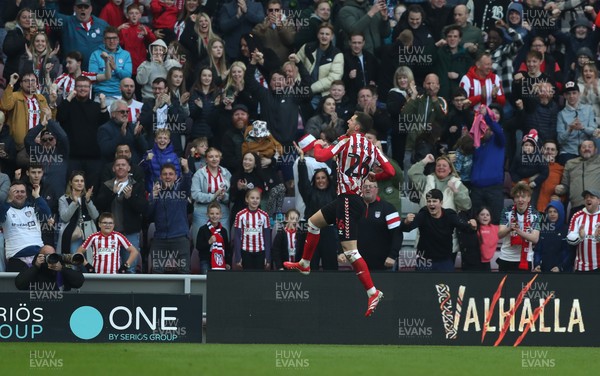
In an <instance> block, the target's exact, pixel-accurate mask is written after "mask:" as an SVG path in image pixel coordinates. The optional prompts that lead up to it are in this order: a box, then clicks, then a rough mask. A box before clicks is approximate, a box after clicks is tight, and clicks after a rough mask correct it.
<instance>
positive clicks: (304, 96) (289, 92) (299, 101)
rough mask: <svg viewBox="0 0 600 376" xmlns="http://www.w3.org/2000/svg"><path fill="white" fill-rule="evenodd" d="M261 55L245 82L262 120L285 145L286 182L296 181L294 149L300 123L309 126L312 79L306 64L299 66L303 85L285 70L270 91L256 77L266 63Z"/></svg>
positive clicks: (277, 75)
mask: <svg viewBox="0 0 600 376" xmlns="http://www.w3.org/2000/svg"><path fill="white" fill-rule="evenodd" d="M263 63H264V58H263V55H262V53H261V52H257V53H252V59H251V60H250V65H249V67H248V69H246V75H245V78H244V82H245V83H246V88H247V89H248V91H249V92H250V94H251V95H253V96H254V97H256V98H257V99H258V101H259V103H260V108H261V114H260V118H261V120H264V121H266V122H267V125H268V128H269V131H270V132H271V134H272V135H273V136H274V137H275V139H276V140H277V141H279V143H281V145H282V146H283V150H284V153H283V154H284V155H283V156H282V160H283V162H284V165H283V166H282V172H283V175H284V179H285V181H288V180H289V179H292V178H293V173H292V165H293V162H294V159H295V158H294V157H293V153H294V146H293V145H292V143H293V142H294V141H295V140H296V135H297V134H298V132H299V131H298V125H299V124H298V123H299V121H302V123H306V122H307V121H308V119H309V117H310V112H311V110H312V109H311V107H310V96H311V95H312V92H311V89H310V86H309V83H310V80H311V79H310V76H309V75H308V72H307V71H306V69H305V68H304V66H303V65H302V63H299V64H298V70H299V72H300V76H301V78H302V79H301V81H300V83H296V82H290V81H289V80H286V76H285V74H284V73H283V72H282V71H275V72H273V73H272V74H271V77H270V80H269V89H265V88H264V87H262V86H261V85H260V84H259V83H258V82H257V81H256V79H255V78H254V75H255V72H256V64H261V65H262V64H263Z"/></svg>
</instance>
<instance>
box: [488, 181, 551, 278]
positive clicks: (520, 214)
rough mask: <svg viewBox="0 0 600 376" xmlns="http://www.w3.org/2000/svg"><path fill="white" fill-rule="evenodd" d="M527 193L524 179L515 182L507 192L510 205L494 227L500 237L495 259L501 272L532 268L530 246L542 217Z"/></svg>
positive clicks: (536, 239) (536, 235) (538, 232)
mask: <svg viewBox="0 0 600 376" xmlns="http://www.w3.org/2000/svg"><path fill="white" fill-rule="evenodd" d="M531 193H532V190H531V188H530V187H529V185H528V184H527V183H525V182H519V183H517V184H516V185H515V186H514V187H513V189H512V190H511V192H510V195H511V197H512V198H513V200H514V205H513V206H509V207H508V208H506V209H505V210H504V213H503V215H502V221H501V222H500V229H499V230H498V238H499V239H503V240H502V246H501V247H500V257H499V258H498V260H497V262H498V270H499V271H501V272H509V271H523V272H528V271H531V270H532V266H533V247H534V246H535V245H536V244H537V242H538V240H539V237H540V222H541V218H542V217H541V215H540V213H539V212H538V211H537V210H536V209H534V208H533V206H531ZM509 234H510V236H507V235H509Z"/></svg>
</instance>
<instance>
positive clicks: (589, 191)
mask: <svg viewBox="0 0 600 376" xmlns="http://www.w3.org/2000/svg"><path fill="white" fill-rule="evenodd" d="M585 195H592V196H594V197H598V198H600V191H598V190H597V189H586V190H585V191H583V192H582V193H581V197H585Z"/></svg>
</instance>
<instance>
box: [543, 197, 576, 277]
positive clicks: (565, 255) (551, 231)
mask: <svg viewBox="0 0 600 376" xmlns="http://www.w3.org/2000/svg"><path fill="white" fill-rule="evenodd" d="M551 207H552V208H555V209H556V210H557V211H558V221H556V222H555V223H553V222H550V220H549V219H548V217H547V215H548V209H550V208H551ZM567 233H568V226H567V224H566V223H565V209H564V206H563V204H562V203H561V202H560V201H550V203H549V204H548V206H547V207H546V215H545V216H544V221H543V222H542V223H541V231H540V239H539V240H538V243H537V244H536V246H535V248H534V250H533V252H534V257H533V266H534V267H535V266H538V265H541V267H542V271H543V272H549V271H550V270H551V269H552V268H553V267H555V266H557V267H558V268H559V269H560V271H570V270H567V269H568V268H569V261H570V257H569V246H568V244H567V241H566V237H567ZM572 266H573V263H572V262H571V267H572Z"/></svg>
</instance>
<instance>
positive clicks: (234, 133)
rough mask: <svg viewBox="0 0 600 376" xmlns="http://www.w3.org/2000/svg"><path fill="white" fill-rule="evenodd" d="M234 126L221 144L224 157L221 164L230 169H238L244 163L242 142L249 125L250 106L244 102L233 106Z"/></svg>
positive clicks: (232, 118) (232, 119)
mask: <svg viewBox="0 0 600 376" xmlns="http://www.w3.org/2000/svg"><path fill="white" fill-rule="evenodd" d="M231 123H232V125H233V126H232V127H229V129H228V130H227V132H225V134H224V135H223V143H222V145H221V147H222V149H223V150H222V152H223V158H222V160H221V165H222V166H224V167H225V168H227V169H228V170H229V171H237V169H238V168H239V166H240V163H242V143H243V142H244V132H245V130H246V127H247V126H248V125H249V122H248V107H246V106H245V105H243V104H236V105H235V106H233V109H232V115H231Z"/></svg>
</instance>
